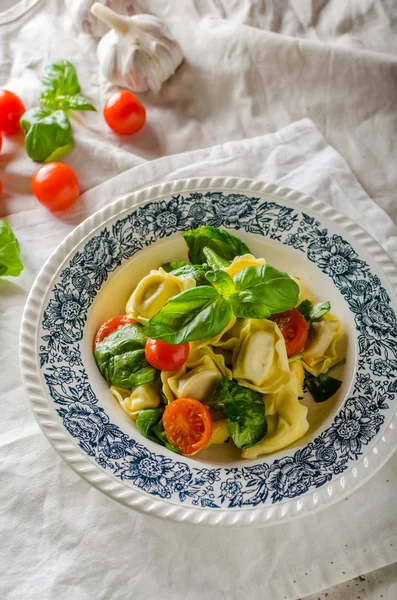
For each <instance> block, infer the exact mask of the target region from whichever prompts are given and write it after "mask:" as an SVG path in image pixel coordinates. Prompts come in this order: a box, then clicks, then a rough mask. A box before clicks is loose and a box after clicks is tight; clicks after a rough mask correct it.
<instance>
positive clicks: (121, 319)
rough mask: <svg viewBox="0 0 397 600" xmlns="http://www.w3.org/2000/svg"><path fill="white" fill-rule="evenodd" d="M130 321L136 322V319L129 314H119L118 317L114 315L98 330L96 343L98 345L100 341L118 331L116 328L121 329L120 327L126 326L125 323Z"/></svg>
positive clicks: (127, 323)
mask: <svg viewBox="0 0 397 600" xmlns="http://www.w3.org/2000/svg"><path fill="white" fill-rule="evenodd" d="M130 323H136V320H135V319H133V318H132V317H130V316H129V315H119V316H118V317H112V318H111V319H109V321H106V323H104V324H103V325H102V326H101V327H100V328H99V329H98V331H97V334H96V336H95V340H94V344H95V345H97V344H98V343H99V342H102V340H103V339H105V337H107V336H108V335H110V334H111V333H113V331H116V329H120V327H124V325H129V324H130Z"/></svg>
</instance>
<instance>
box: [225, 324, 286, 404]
mask: <svg viewBox="0 0 397 600" xmlns="http://www.w3.org/2000/svg"><path fill="white" fill-rule="evenodd" d="M233 377H234V379H236V380H237V382H238V383H239V384H240V385H243V386H245V387H249V388H251V389H253V390H255V391H257V392H260V393H262V394H271V393H275V392H278V391H279V390H280V389H281V388H282V387H283V386H284V385H286V384H287V383H288V382H289V381H290V378H291V371H290V368H289V364H288V358H287V351H286V348H285V342H284V338H283V336H282V334H281V331H280V329H279V328H278V326H277V325H276V323H274V322H273V321H268V320H267V319H249V320H248V321H247V325H245V327H244V328H243V330H242V331H241V335H240V341H239V346H238V348H237V349H236V351H235V356H234V358H233Z"/></svg>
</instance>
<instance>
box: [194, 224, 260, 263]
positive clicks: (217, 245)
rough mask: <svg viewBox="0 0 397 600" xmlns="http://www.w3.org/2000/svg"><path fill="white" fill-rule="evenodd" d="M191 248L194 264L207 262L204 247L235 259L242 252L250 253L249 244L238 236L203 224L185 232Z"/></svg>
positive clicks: (224, 256)
mask: <svg viewBox="0 0 397 600" xmlns="http://www.w3.org/2000/svg"><path fill="white" fill-rule="evenodd" d="M183 237H184V238H185V242H186V244H187V245H188V248H189V260H190V261H191V262H192V263H193V264H197V263H204V262H206V257H205V254H204V252H203V249H204V248H206V247H208V248H211V249H212V250H215V252H216V253H217V254H218V255H219V256H220V257H222V258H226V260H233V258H235V257H236V256H240V255H241V254H250V250H249V248H248V246H246V245H245V244H244V242H242V241H241V240H239V239H238V238H237V237H236V236H234V235H232V234H231V233H228V232H227V231H225V230H223V229H218V228H217V227H210V226H209V225H202V226H201V227H199V228H198V229H192V230H190V231H186V232H185V233H184V234H183Z"/></svg>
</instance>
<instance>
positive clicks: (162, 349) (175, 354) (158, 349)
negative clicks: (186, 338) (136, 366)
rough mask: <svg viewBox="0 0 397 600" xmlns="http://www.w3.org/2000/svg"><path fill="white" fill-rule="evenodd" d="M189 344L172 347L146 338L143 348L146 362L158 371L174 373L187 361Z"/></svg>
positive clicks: (172, 345)
mask: <svg viewBox="0 0 397 600" xmlns="http://www.w3.org/2000/svg"><path fill="white" fill-rule="evenodd" d="M189 352H190V346H189V343H188V342H186V344H180V345H179V346H178V345H174V344H167V342H162V341H161V340H152V339H151V338H148V340H147V342H146V346H145V356H146V360H147V361H148V363H149V364H151V365H152V367H155V368H156V369H160V371H175V369H179V367H181V366H182V365H184V364H185V362H186V361H187V357H188V356H189Z"/></svg>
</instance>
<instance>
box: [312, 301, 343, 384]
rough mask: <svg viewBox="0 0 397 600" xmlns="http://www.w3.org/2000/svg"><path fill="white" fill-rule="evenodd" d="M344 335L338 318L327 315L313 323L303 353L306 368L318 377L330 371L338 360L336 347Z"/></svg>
mask: <svg viewBox="0 0 397 600" xmlns="http://www.w3.org/2000/svg"><path fill="white" fill-rule="evenodd" d="M342 335H343V328H342V325H341V323H340V321H339V319H338V318H337V317H335V316H334V315H331V314H329V313H328V314H327V315H325V316H324V317H323V318H322V319H321V320H320V321H316V322H315V323H312V326H311V328H310V333H309V339H308V342H307V344H306V348H305V350H304V352H303V360H304V367H305V369H306V370H307V371H309V373H312V374H313V375H315V376H316V377H317V376H318V375H319V374H320V373H324V372H325V371H327V370H328V368H329V367H330V365H331V364H332V363H333V362H334V361H335V359H336V358H337V352H336V345H337V342H338V340H340V338H341V337H342Z"/></svg>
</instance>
